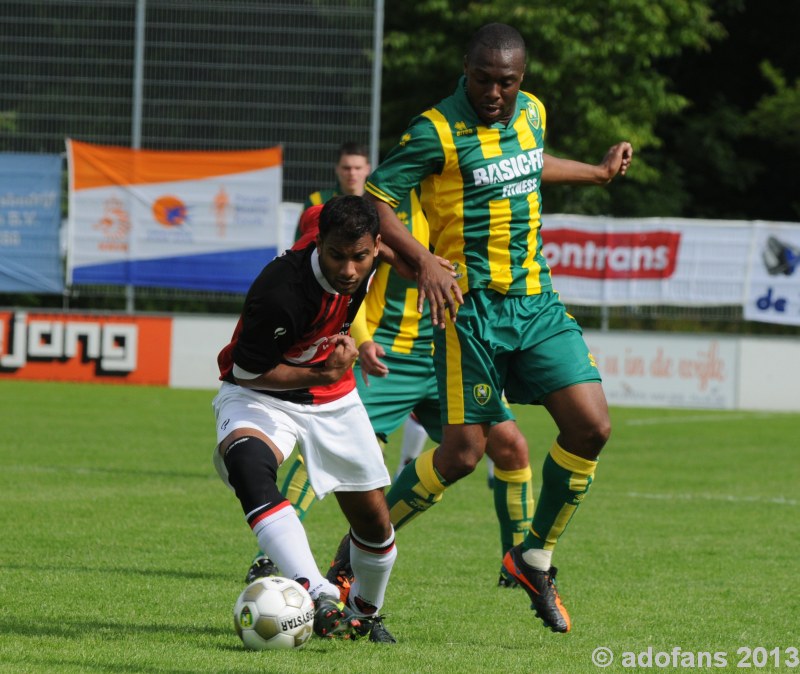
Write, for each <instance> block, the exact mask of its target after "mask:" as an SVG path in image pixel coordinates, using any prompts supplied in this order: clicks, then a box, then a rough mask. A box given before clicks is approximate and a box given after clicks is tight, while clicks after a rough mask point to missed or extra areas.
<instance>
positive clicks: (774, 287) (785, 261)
mask: <svg viewBox="0 0 800 674" xmlns="http://www.w3.org/2000/svg"><path fill="white" fill-rule="evenodd" d="M753 226H754V232H755V237H754V241H753V246H752V248H751V251H750V268H749V274H748V279H749V283H748V286H747V298H746V300H745V303H744V317H745V319H746V320H748V321H762V322H765V323H783V324H786V325H800V224H797V223H781V222H755V223H753Z"/></svg>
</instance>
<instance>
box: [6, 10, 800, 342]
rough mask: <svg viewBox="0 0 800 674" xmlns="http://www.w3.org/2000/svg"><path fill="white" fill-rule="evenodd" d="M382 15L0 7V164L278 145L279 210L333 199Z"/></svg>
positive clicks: (622, 314) (89, 304)
mask: <svg viewBox="0 0 800 674" xmlns="http://www.w3.org/2000/svg"><path fill="white" fill-rule="evenodd" d="M382 7H383V3H382V2H380V1H379V0H286V1H284V2H279V1H276V0H250V1H244V0H194V1H190V0H24V1H18V2H13V1H10V0H0V81H2V87H0V151H2V152H33V153H56V154H57V153H63V152H64V139H65V138H66V137H72V138H75V139H77V140H84V141H88V142H93V143H102V144H108V145H122V146H132V145H134V144H140V145H141V147H144V148H148V149H172V150H200V149H206V150H233V149H251V148H261V147H267V146H273V145H282V146H283V150H284V185H283V190H284V192H283V199H284V200H285V201H297V202H300V201H303V200H304V199H305V197H306V196H307V194H309V193H310V192H312V191H314V190H316V189H319V188H324V187H327V186H329V185H330V186H332V185H333V182H334V180H335V178H334V174H333V164H334V162H335V159H336V151H337V148H338V146H339V145H340V144H341V143H342V142H343V141H345V140H354V141H357V142H360V143H364V144H369V143H370V141H374V140H375V138H376V137H377V131H376V128H375V123H374V121H373V120H374V118H375V117H374V114H375V112H376V111H375V110H374V108H376V107H377V105H376V99H375V97H374V96H375V91H376V80H375V79H374V78H375V72H374V71H373V65H374V63H375V61H374V44H375V38H376V27H377V28H380V25H379V24H380V19H381V16H382V15H381V12H382ZM142 19H143V21H142ZM137 57H140V59H139V58H137ZM139 113H140V114H139ZM373 145H375V143H374V142H373ZM376 149H377V148H375V147H373V153H374V152H375V151H376ZM64 192H66V182H65V189H64ZM242 299H243V298H242V297H241V296H237V295H230V294H225V293H208V292H189V291H182V290H172V289H157V288H138V289H137V290H136V308H137V310H139V311H156V312H175V311H187V312H193V311H202V312H229V313H237V312H238V311H239V308H240V306H241V302H242ZM0 305H3V306H27V307H32V308H36V307H41V308H55V307H59V308H69V309H92V310H109V311H119V310H121V309H124V308H125V307H126V289H125V288H123V287H116V286H77V287H73V288H71V289H69V292H68V294H67V295H65V296H64V297H52V296H50V297H48V296H24V297H20V296H8V295H5V296H4V295H0ZM569 309H570V311H572V313H573V314H574V315H575V316H576V317H577V318H578V319H579V320H580V321H581V323H582V324H583V325H584V326H585V327H590V328H600V329H605V328H612V329H614V328H619V329H622V328H629V329H659V330H671V329H672V330H681V331H691V330H704V331H720V332H764V333H790V334H798V330H797V329H796V328H787V327H786V326H772V325H767V324H753V323H749V322H746V321H744V320H743V319H742V310H741V307H738V306H736V307H694V308H681V307H674V306H669V307H663V306H662V307H658V306H646V307H642V306H637V307H595V306H583V307H581V306H570V307H569Z"/></svg>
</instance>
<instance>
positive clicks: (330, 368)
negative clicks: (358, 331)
mask: <svg viewBox="0 0 800 674" xmlns="http://www.w3.org/2000/svg"><path fill="white" fill-rule="evenodd" d="M328 343H329V344H330V345H331V347H332V349H331V352H330V353H329V354H328V357H327V358H326V359H325V365H324V366H323V368H322V369H323V371H324V372H326V373H327V374H328V375H330V377H331V382H332V383H333V382H337V381H339V380H340V379H341V378H342V377H343V376H344V374H345V372H347V370H349V369H350V368H351V367H353V363H355V362H356V358H358V349H357V348H356V343H355V341H354V340H353V338H352V337H351V336H350V335H333V336H331V337H328Z"/></svg>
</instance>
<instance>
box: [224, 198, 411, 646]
mask: <svg viewBox="0 0 800 674" xmlns="http://www.w3.org/2000/svg"><path fill="white" fill-rule="evenodd" d="M379 246H380V235H379V234H378V216H377V212H376V211H375V208H374V206H373V205H372V204H371V203H370V202H368V201H367V200H365V199H363V198H362V197H357V196H342V197H337V198H335V199H333V200H331V201H330V202H328V203H327V204H326V205H325V207H324V208H323V209H322V212H321V214H320V222H319V234H318V235H317V237H316V239H315V241H311V242H308V245H306V246H305V247H298V248H299V249H293V250H291V251H287V252H286V253H285V254H284V255H282V256H281V257H278V258H276V259H275V260H273V261H272V262H270V263H269V264H268V265H267V266H266V267H265V268H264V269H263V270H262V272H261V274H260V275H259V276H258V278H256V280H255V281H254V282H253V284H252V286H251V287H250V290H249V292H248V294H247V298H246V299H245V304H244V309H243V311H242V315H241V317H240V319H239V322H238V324H237V326H236V329H235V331H234V334H233V338H232V340H231V342H230V344H228V345H227V346H226V347H225V348H224V349H222V351H221V352H220V354H219V357H218V363H219V368H220V379H221V380H222V382H223V383H222V385H221V387H220V390H219V393H218V394H217V396H216V397H215V398H214V403H213V406H214V412H215V415H216V425H217V447H216V448H215V450H214V465H215V467H216V469H217V471H218V472H219V474H220V477H222V479H223V481H224V482H225V483H226V484H227V485H229V486H230V487H231V488H232V489H233V490H234V491H235V493H236V496H237V497H238V499H239V501H240V503H241V505H242V509H243V510H244V514H245V518H246V519H247V522H248V524H249V525H250V527H251V529H252V530H253V533H254V534H255V536H256V538H257V540H258V544H259V546H260V548H261V549H262V550H263V551H265V552H266V553H267V555H269V557H270V558H271V559H272V560H274V561H275V562H276V563H277V565H278V567H279V568H280V570H281V573H282V575H284V576H287V577H289V578H292V579H294V580H297V581H298V582H300V583H301V584H304V585H305V586H306V587H307V588H308V591H309V593H310V594H311V597H312V598H313V599H314V601H315V605H316V615H315V619H314V630H315V632H317V634H319V635H320V636H346V637H348V636H364V635H366V634H369V636H370V640H372V641H380V642H389V643H391V642H394V641H395V640H394V637H392V636H391V634H389V632H388V630H387V629H386V627H385V625H383V622H382V618H381V616H380V615H379V614H378V611H379V609H380V607H381V605H382V604H383V600H384V595H385V591H386V586H387V583H388V580H389V574H390V572H391V569H392V566H393V564H394V560H395V558H396V556H397V551H396V548H395V542H394V530H393V528H392V525H391V522H390V520H389V511H388V509H387V507H386V500H385V498H384V495H383V487H384V486H386V485H388V484H389V482H390V478H389V474H388V472H387V470H386V467H385V465H384V462H383V456H382V454H381V449H380V446H379V445H378V442H377V440H376V438H375V434H374V433H373V431H372V426H371V425H370V421H369V418H368V417H367V413H366V411H365V409H364V406H363V404H362V403H361V400H360V399H359V397H358V392H357V391H356V390H355V379H354V377H353V371H352V365H353V362H354V361H355V360H356V358H357V357H358V350H357V349H356V347H355V343H354V342H353V339H352V338H351V337H350V335H349V330H350V324H351V323H352V321H353V319H354V317H355V315H356V312H357V311H358V308H359V306H360V305H361V302H362V300H363V299H364V295H365V294H366V292H367V286H368V283H369V279H370V277H371V274H372V272H373V270H374V268H375V263H376V258H377V255H378V251H379ZM295 444H297V445H298V447H299V449H300V452H301V453H302V454H303V457H304V459H305V463H306V466H307V469H308V476H309V480H310V481H311V485H312V487H313V488H314V491H315V492H316V493H317V495H318V496H319V497H320V498H322V497H323V496H325V495H326V494H328V493H330V492H334V493H335V494H336V498H337V500H338V502H339V505H340V507H341V509H342V512H343V513H344V515H345V517H346V518H347V520H348V522H349V523H350V527H351V534H352V540H353V544H352V550H351V555H352V566H353V572H354V576H355V581H354V584H353V587H352V588H351V591H350V595H349V597H348V599H347V604H344V603H342V602H340V600H339V590H338V588H337V587H336V586H335V585H332V584H331V583H330V582H328V581H327V580H326V579H325V578H324V577H323V576H322V574H320V572H319V569H318V568H317V565H316V562H315V561H314V558H313V556H312V553H311V550H310V548H309V544H308V539H307V538H306V533H305V530H304V529H303V526H302V524H301V523H300V520H299V519H298V518H297V515H296V514H295V511H294V509H293V508H292V507H291V504H290V503H289V501H287V500H286V499H285V498H284V497H283V496H282V495H281V493H280V491H279V490H278V487H277V485H276V473H277V470H278V466H279V465H280V464H281V463H282V462H283V461H284V459H285V458H286V457H288V456H289V454H290V453H291V452H292V450H293V448H294V446H295Z"/></svg>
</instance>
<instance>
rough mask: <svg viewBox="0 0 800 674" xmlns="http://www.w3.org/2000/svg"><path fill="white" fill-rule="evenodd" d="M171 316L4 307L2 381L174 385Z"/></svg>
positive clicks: (0, 319) (0, 343)
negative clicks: (23, 310)
mask: <svg viewBox="0 0 800 674" xmlns="http://www.w3.org/2000/svg"><path fill="white" fill-rule="evenodd" d="M171 341H172V319H171V318H169V317H136V316H126V315H117V316H102V315H78V314H62V313H40V312H35V313H34V312H27V313H26V312H20V311H18V312H16V313H12V312H1V311H0V379H3V378H11V379H24V380H43V381H72V382H102V383H118V384H158V385H162V386H166V385H168V384H169V375H170V349H171Z"/></svg>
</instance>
